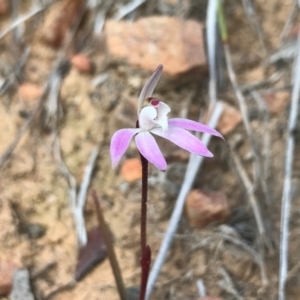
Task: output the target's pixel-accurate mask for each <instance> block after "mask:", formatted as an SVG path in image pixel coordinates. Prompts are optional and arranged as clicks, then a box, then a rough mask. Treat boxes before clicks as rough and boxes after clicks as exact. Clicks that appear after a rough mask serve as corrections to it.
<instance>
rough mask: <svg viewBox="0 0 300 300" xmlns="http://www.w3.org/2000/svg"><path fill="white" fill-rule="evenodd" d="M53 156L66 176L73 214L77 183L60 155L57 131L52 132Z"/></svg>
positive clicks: (74, 212) (74, 211)
mask: <svg viewBox="0 0 300 300" xmlns="http://www.w3.org/2000/svg"><path fill="white" fill-rule="evenodd" d="M53 152H54V158H55V160H56V161H57V163H58V165H59V168H60V171H61V173H62V174H63V175H64V177H65V178H66V180H67V182H68V185H69V199H70V207H71V210H72V213H73V215H75V214H76V190H77V183H76V179H75V177H74V176H73V175H72V173H71V172H70V170H69V168H68V166H67V165H66V163H65V162H64V160H63V158H62V155H61V146H60V140H59V137H58V136H57V133H54V146H53Z"/></svg>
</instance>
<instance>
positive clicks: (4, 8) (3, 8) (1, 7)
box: [0, 0, 8, 15]
mask: <svg viewBox="0 0 300 300" xmlns="http://www.w3.org/2000/svg"><path fill="white" fill-rule="evenodd" d="M7 12H8V3H7V0H0V15H6V14H7Z"/></svg>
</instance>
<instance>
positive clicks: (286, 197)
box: [278, 35, 300, 300]
mask: <svg viewBox="0 0 300 300" xmlns="http://www.w3.org/2000/svg"><path fill="white" fill-rule="evenodd" d="M297 44H298V47H297V49H298V53H297V56H296V58H295V63H294V70H293V75H292V84H293V90H292V102H291V109H290V116H289V121H288V132H287V139H286V152H285V171H284V182H283V193H282V207H281V235H280V267H279V287H278V289H279V291H278V293H279V298H278V299H279V300H284V299H285V284H286V279H287V272H288V237H289V220H290V206H291V179H292V171H293V163H294V148H295V140H294V133H293V132H294V130H295V127H296V125H297V117H298V111H299V94H300V35H299V36H298V42H297Z"/></svg>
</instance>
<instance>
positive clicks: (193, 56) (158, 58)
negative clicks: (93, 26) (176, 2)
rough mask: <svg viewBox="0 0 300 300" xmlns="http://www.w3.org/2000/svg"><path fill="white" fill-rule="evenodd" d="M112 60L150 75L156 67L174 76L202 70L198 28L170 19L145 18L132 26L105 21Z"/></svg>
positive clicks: (198, 25) (190, 21)
mask: <svg viewBox="0 0 300 300" xmlns="http://www.w3.org/2000/svg"><path fill="white" fill-rule="evenodd" d="M105 34H106V43H107V50H108V53H109V54H110V56H111V58H112V59H115V60H124V61H126V62H127V63H129V64H131V65H134V66H137V67H139V68H141V69H145V70H148V71H151V72H153V70H155V69H156V67H157V66H158V64H160V63H161V64H163V65H164V72H165V73H166V74H168V75H171V76H174V75H178V74H182V73H186V72H187V71H190V70H192V69H193V70H194V69H200V70H202V69H203V68H206V56H205V50H204V43H203V28H202V24H200V23H198V22H196V21H193V20H180V19H177V18H174V17H149V18H142V19H140V20H138V21H136V22H133V23H132V22H118V21H113V20H109V21H107V22H106V25H105Z"/></svg>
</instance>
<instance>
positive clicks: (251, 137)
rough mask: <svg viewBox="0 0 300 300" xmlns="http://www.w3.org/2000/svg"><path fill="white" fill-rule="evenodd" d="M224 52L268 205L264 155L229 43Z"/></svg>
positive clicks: (268, 195) (268, 196)
mask: <svg viewBox="0 0 300 300" xmlns="http://www.w3.org/2000/svg"><path fill="white" fill-rule="evenodd" d="M224 52H225V58H226V64H227V70H228V75H229V78H230V82H231V84H232V87H233V90H234V92H235V95H236V98H237V100H238V104H239V107H240V110H241V113H242V118H243V123H244V126H245V129H246V132H247V135H248V138H249V141H250V145H251V149H252V151H253V154H254V163H255V168H256V170H258V174H259V176H260V183H261V187H262V189H263V192H264V195H265V198H266V202H267V204H268V205H270V203H271V200H270V193H269V191H268V185H267V182H266V176H265V173H264V169H263V168H262V157H261V155H260V150H259V148H258V145H257V142H256V140H255V137H254V135H253V132H252V129H251V126H250V121H249V118H248V110H247V105H246V100H245V98H244V95H243V93H242V91H241V89H240V87H239V85H238V83H237V80H236V75H235V72H234V69H233V66H232V61H231V54H230V49H229V46H228V44H224Z"/></svg>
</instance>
